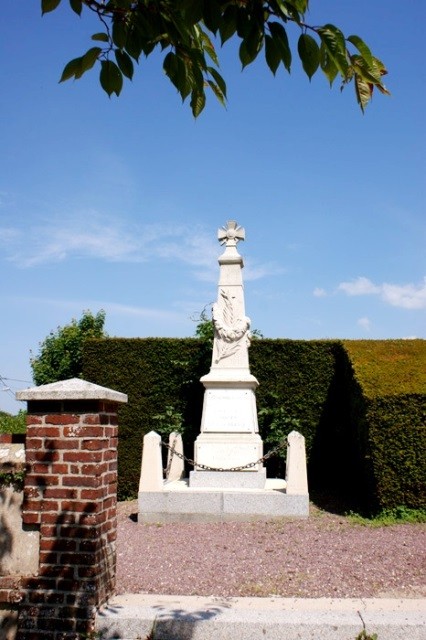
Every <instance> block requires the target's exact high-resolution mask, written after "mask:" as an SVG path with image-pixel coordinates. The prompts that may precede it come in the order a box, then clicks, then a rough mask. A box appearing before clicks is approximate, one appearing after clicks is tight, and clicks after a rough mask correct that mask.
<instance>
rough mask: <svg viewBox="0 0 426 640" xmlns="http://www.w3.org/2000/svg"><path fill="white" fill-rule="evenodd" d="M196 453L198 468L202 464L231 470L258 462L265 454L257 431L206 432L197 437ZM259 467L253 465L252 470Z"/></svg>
mask: <svg viewBox="0 0 426 640" xmlns="http://www.w3.org/2000/svg"><path fill="white" fill-rule="evenodd" d="M194 453H195V460H196V466H195V468H196V469H197V468H198V467H197V465H201V464H202V465H206V466H208V467H212V468H214V469H224V470H227V471H231V470H233V469H234V467H240V466H244V465H247V464H251V463H253V462H257V461H258V460H259V458H261V457H262V455H263V443H262V440H261V438H260V436H259V434H257V433H255V434H245V433H244V434H241V433H230V434H227V433H206V434H201V436H199V437H198V438H197V440H196V442H195V446H194ZM258 467H259V465H256V466H254V467H251V470H252V471H256V470H257V469H258ZM249 470H250V469H248V470H247V471H249Z"/></svg>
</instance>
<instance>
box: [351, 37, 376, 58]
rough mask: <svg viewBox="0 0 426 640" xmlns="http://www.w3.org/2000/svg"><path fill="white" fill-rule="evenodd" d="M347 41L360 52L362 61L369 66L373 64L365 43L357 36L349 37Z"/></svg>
mask: <svg viewBox="0 0 426 640" xmlns="http://www.w3.org/2000/svg"><path fill="white" fill-rule="evenodd" d="M348 41H349V42H351V43H352V44H353V45H354V46H355V47H356V48H357V49H358V51H359V52H360V54H361V55H362V57H363V58H364V60H365V61H366V62H367V63H368V64H369V65H372V64H373V56H372V53H371V51H370V49H369V48H368V47H367V45H366V44H365V42H364V41H363V40H361V38H359V37H358V36H349V37H348Z"/></svg>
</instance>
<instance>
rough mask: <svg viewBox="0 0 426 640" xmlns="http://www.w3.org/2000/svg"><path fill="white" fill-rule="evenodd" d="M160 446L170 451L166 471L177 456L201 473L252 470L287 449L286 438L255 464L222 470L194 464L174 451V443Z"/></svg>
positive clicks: (250, 463) (221, 468)
mask: <svg viewBox="0 0 426 640" xmlns="http://www.w3.org/2000/svg"><path fill="white" fill-rule="evenodd" d="M161 444H162V445H163V447H165V448H166V449H169V451H170V461H169V464H168V465H167V470H168V471H169V470H170V466H171V460H172V458H173V456H177V457H178V458H180V459H181V460H183V461H184V462H187V463H188V464H189V465H191V467H194V468H195V467H197V469H202V470H203V471H243V470H244V469H252V468H253V467H255V466H256V465H258V464H261V463H262V462H265V460H268V459H269V458H271V457H272V456H274V455H275V454H276V453H278V451H280V450H281V449H284V448H285V447H287V438H283V439H282V440H281V442H280V443H279V444H278V445H277V446H276V447H274V448H273V449H271V450H270V451H268V453H265V455H264V456H262V457H261V458H259V460H256V462H249V463H248V464H243V465H241V466H240V467H229V469H224V468H223V467H209V466H208V465H206V464H200V463H198V462H195V461H194V460H192V458H187V457H186V456H185V455H183V453H179V452H178V451H176V450H175V448H174V447H175V443H173V444H172V446H170V445H169V444H167V443H166V442H163V441H162V442H161Z"/></svg>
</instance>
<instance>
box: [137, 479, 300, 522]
mask: <svg viewBox="0 0 426 640" xmlns="http://www.w3.org/2000/svg"><path fill="white" fill-rule="evenodd" d="M174 484H175V487H173V485H174ZM138 503H139V504H138V511H139V515H138V521H139V522H140V523H148V522H221V521H231V522H232V521H240V520H245V521H252V520H258V519H269V518H283V517H307V516H308V515H309V497H308V496H307V495H287V494H286V493H285V491H284V490H283V489H277V490H274V489H272V490H271V489H235V488H231V487H228V488H226V489H223V488H220V487H218V488H212V487H206V488H204V489H202V488H194V487H188V486H187V484H186V483H185V482H182V481H180V482H176V483H170V484H169V485H165V486H164V488H163V490H162V491H145V492H143V491H140V492H139V495H138Z"/></svg>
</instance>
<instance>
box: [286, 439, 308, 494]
mask: <svg viewBox="0 0 426 640" xmlns="http://www.w3.org/2000/svg"><path fill="white" fill-rule="evenodd" d="M285 480H286V483H287V488H286V493H287V494H288V495H292V494H293V495H295V494H297V495H305V494H307V493H308V474H307V470H306V452H305V438H304V437H303V436H302V434H301V433H299V432H298V431H292V432H291V433H289V435H288V438H287V464H286V474H285Z"/></svg>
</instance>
